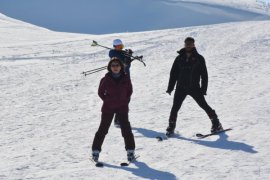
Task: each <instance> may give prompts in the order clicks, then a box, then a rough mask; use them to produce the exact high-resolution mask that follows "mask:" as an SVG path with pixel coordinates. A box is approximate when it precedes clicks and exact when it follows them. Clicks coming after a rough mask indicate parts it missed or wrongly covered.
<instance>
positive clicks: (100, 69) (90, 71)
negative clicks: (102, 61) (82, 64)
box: [81, 66, 107, 76]
mask: <svg viewBox="0 0 270 180" xmlns="http://www.w3.org/2000/svg"><path fill="white" fill-rule="evenodd" d="M105 69H107V66H103V67H100V68H96V69H92V70H89V71H85V72H82V73H81V74H83V75H85V76H87V75H90V74H94V73H96V72H99V71H103V70H105Z"/></svg>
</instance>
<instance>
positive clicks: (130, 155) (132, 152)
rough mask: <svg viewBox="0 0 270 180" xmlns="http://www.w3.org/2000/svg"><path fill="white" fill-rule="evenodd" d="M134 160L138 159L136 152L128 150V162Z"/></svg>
mask: <svg viewBox="0 0 270 180" xmlns="http://www.w3.org/2000/svg"><path fill="white" fill-rule="evenodd" d="M134 159H136V157H135V152H134V150H127V160H128V161H129V162H131V161H133V160H134Z"/></svg>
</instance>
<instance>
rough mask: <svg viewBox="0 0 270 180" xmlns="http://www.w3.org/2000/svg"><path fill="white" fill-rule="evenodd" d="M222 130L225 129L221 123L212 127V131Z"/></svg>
mask: <svg viewBox="0 0 270 180" xmlns="http://www.w3.org/2000/svg"><path fill="white" fill-rule="evenodd" d="M222 130H223V127H222V125H221V123H218V124H217V125H215V124H213V125H212V128H211V133H215V132H219V131H222Z"/></svg>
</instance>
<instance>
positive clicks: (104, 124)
mask: <svg viewBox="0 0 270 180" xmlns="http://www.w3.org/2000/svg"><path fill="white" fill-rule="evenodd" d="M113 115H114V114H113V113H102V115H101V122H100V125H99V128H98V131H97V132H96V135H95V138H94V141H93V145H92V150H93V151H94V150H98V151H101V146H102V144H103V141H104V139H105V136H106V134H107V133H108V130H109V128H110V125H111V123H112V119H113Z"/></svg>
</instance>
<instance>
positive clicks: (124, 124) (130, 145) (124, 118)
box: [118, 113, 135, 150]
mask: <svg viewBox="0 0 270 180" xmlns="http://www.w3.org/2000/svg"><path fill="white" fill-rule="evenodd" d="M118 117H119V122H120V127H121V132H122V136H123V138H124V140H125V148H126V150H134V149H135V140H134V136H133V133H132V130H131V126H130V122H129V119H128V113H119V114H118Z"/></svg>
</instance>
